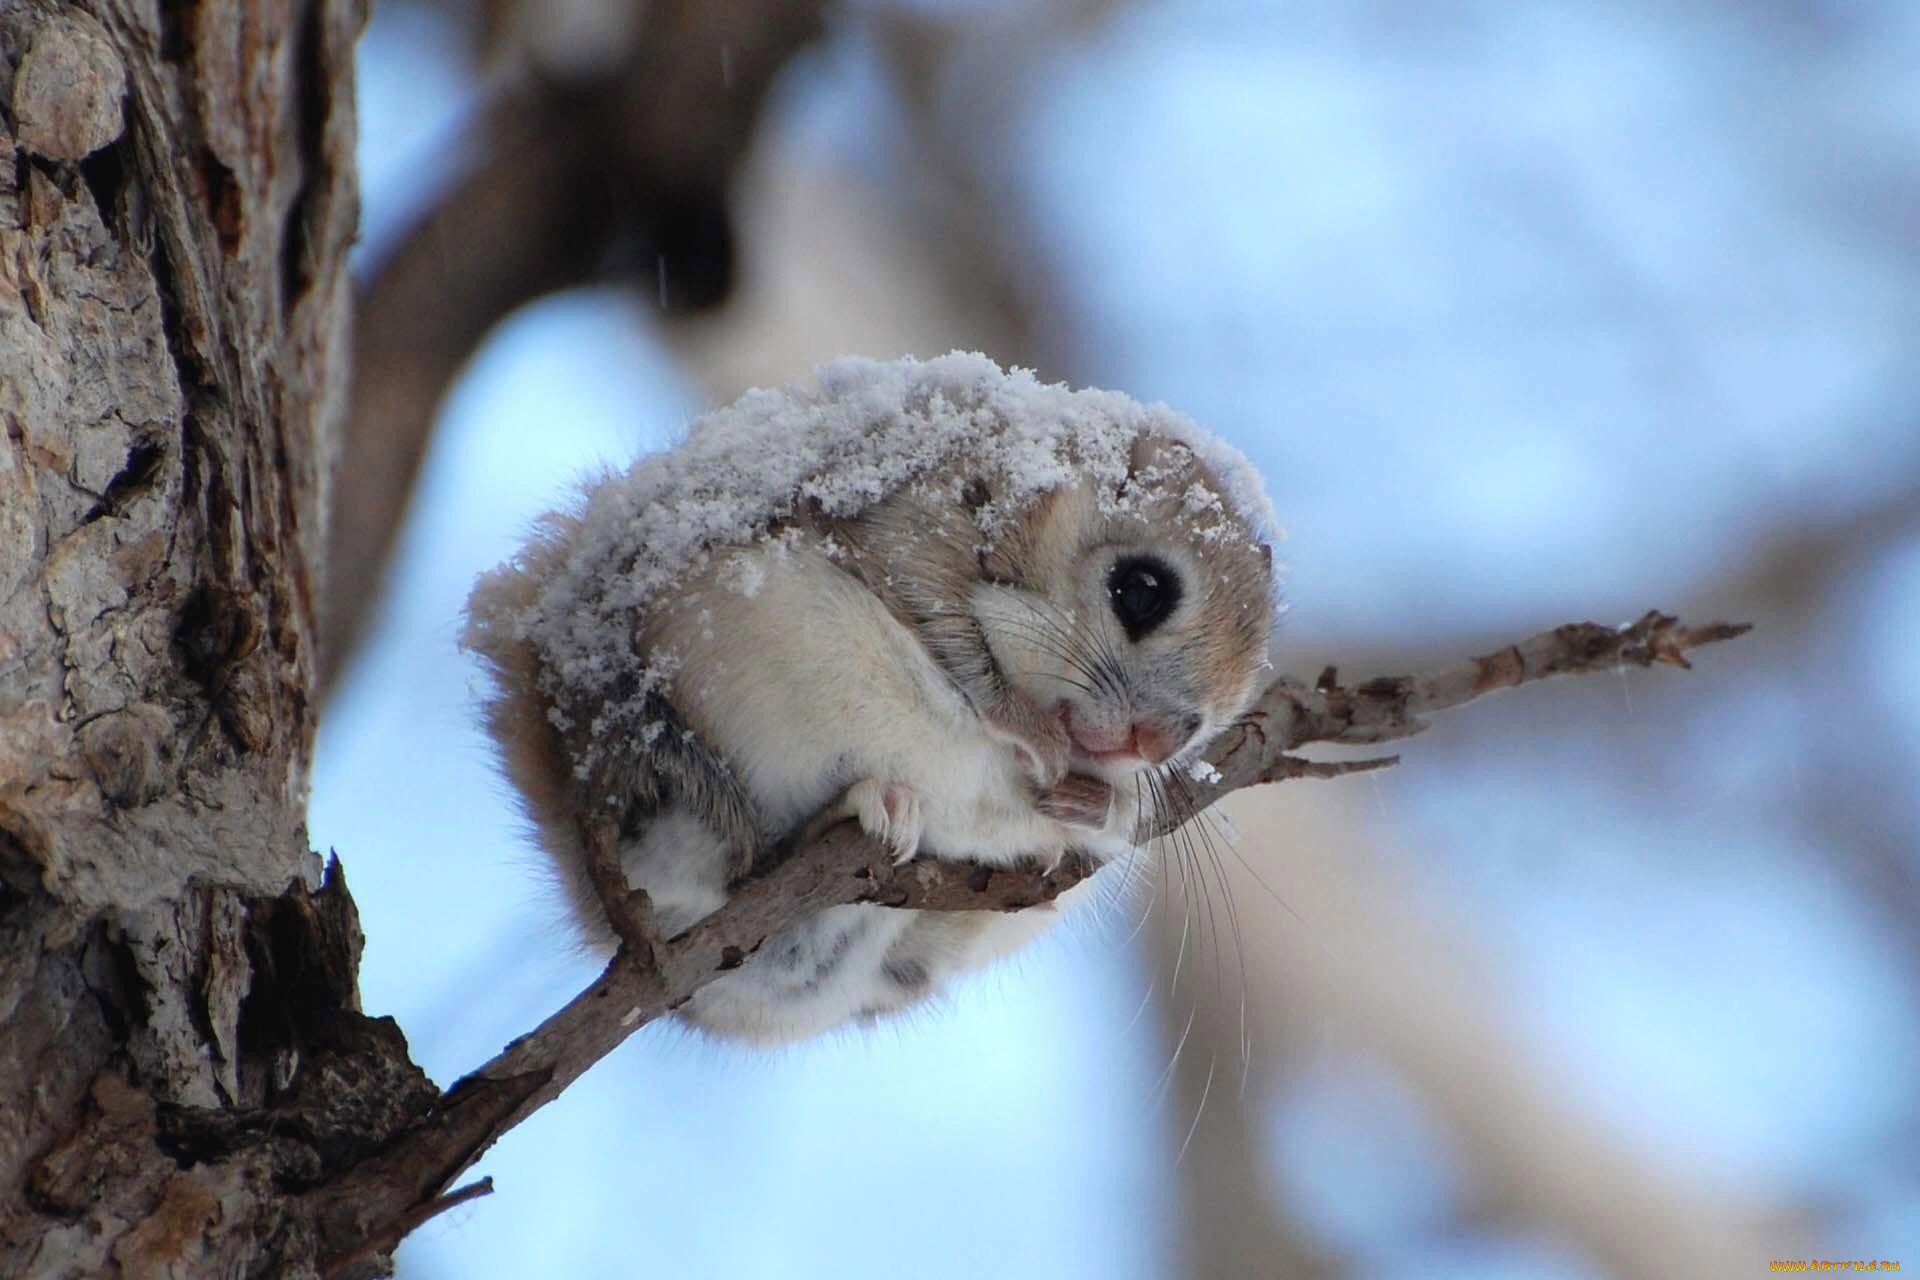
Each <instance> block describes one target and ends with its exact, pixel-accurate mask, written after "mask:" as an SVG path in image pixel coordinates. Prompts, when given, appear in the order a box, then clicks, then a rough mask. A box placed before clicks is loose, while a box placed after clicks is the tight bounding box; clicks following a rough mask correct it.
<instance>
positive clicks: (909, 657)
mask: <svg viewBox="0 0 1920 1280" xmlns="http://www.w3.org/2000/svg"><path fill="white" fill-rule="evenodd" d="M1275 536H1277V526H1276V525H1275V522H1274V519H1273V513H1272V509H1271V507H1270V506H1269V504H1268V502H1267V498H1266V495H1265V492H1264V489H1263V488H1262V486H1261V483H1260V480H1259V477H1258V476H1257V474H1255V473H1254V471H1253V469H1252V467H1251V465H1250V464H1249V463H1248V462H1247V460H1246V459H1245V457H1244V456H1242V455H1241V454H1240V453H1239V452H1238V451H1237V450H1235V449H1234V448H1232V447H1231V446H1229V445H1227V444H1225V443H1223V442H1221V441H1219V440H1217V439H1216V438H1214V437H1213V436H1211V435H1209V434H1208V433H1206V432H1205V431H1203V430H1202V429H1201V428H1199V427H1198V426H1196V425H1194V424H1193V423H1192V422H1190V421H1189V420H1187V419H1186V418H1184V417H1182V416H1180V415H1179V414H1176V413H1174V412H1173V411H1172V410H1170V409H1167V408H1165V407H1164V406H1158V405H1153V406H1149V405H1143V404H1140V403H1138V402H1136V401H1134V400H1132V399H1130V398H1129V397H1127V396H1124V395H1121V394H1119V393H1116V392H1107V391H1094V390H1080V391H1074V390H1069V389H1068V388H1066V387H1064V386H1060V385H1048V384H1043V383H1040V382H1039V381H1037V380H1036V379H1035V378H1034V376H1033V375H1032V374H1031V373H1029V372H1025V371H1019V370H1015V371H1011V372H1009V371H1003V370H1002V369H1000V368H999V366H997V365H996V364H994V363H993V362H992V361H991V360H989V359H987V358H986V357H984V356H979V355H967V354H961V353H955V354H952V355H948V356H943V357H940V358H939V359H935V360H929V361H924V362H922V361H915V360H901V361H895V362H876V361H868V360H842V361H837V362H835V363H833V364H829V365H825V366H823V367H821V368H820V369H818V370H816V371H815V376H814V379H813V381H812V382H811V383H809V384H803V385H796V386H791V387H786V388H782V389H778V390H772V391H753V392H749V393H747V395H745V396H744V397H742V398H741V399H740V400H739V401H738V402H736V403H735V404H734V405H732V406H730V407H728V408H725V409H721V410H718V411H716V412H714V413H712V414H709V415H708V416H707V417H705V418H703V419H701V420H699V421H697V422H696V423H694V424H693V426H692V427H690V428H689V429H688V433H687V435H686V438H685V439H684V440H683V441H681V442H680V443H679V444H678V445H677V446H675V447H674V448H671V449H668V450H666V451H663V452H660V453H656V454H652V455H649V456H646V457H643V458H642V459H641V460H640V461H638V462H637V463H635V464H634V465H633V466H632V467H631V468H630V469H629V470H627V471H626V472H624V473H622V474H614V475H607V476H603V477H601V478H599V479H598V480H596V481H593V482H591V483H589V484H588V485H587V486H586V488H585V491H584V493H583V495H582V498H581V500H580V501H579V502H578V503H577V504H576V505H575V506H574V507H573V508H571V509H568V510H564V511H559V512H554V513H552V514H550V515H548V516H546V517H544V518H543V520H542V522H541V524H540V527H539V530H538V532H537V533H536V534H535V536H534V537H533V538H532V539H531V541H529V542H528V544H527V545H526V546H525V547H524V548H523V549H522V550H521V552H520V553H519V554H518V555H517V556H516V557H515V558H514V559H513V560H511V561H509V562H508V563H506V564H504V565H502V566H500V567H499V568H496V569H494V570H492V571H491V572H489V573H487V574H485V575H483V576H482V577H481V579H480V581H479V583H478V584H477V586H476V587H475V589H474V592H473V596H472V599H471V600H470V601H469V604H468V623H467V629H466V632H465V635H464V643H465V644H466V645H467V647H469V648H470V649H472V650H474V651H476V652H477V653H478V654H479V655H480V657H481V658H482V660H483V662H484V663H485V665H486V666H487V668H488V669H489V672H490V674H491V676H492V683H493V692H492V695H491V697H490V698H489V700H488V701H487V703H486V707H485V715H486V723H487V727H488V729H489V730H490V731H491V733H492V735H493V737H494V738H495V740H496V741H497V743H498V745H499V750H500V753H501V757H502V763H503V767H504V771H505V773H506V775H507V777H508V779H509V780H510V781H511V782H512V783H513V785H514V786H515V787H516V789H517V790H518V791H519V793H520V798H521V801H522V803H523V805H524V807H525V811H526V813H527V815H528V817H529V819H530V820H531V822H532V825H533V827H534V829H535V831H536V833H537V834H538V836H539V839H540V842H541V844H542V845H543V846H544V848H545V849H546V851H547V852H548V853H549V854H550V855H551V857H552V859H553V862H554V865H555V867H556V869H557V870H558V872H559V878H560V880H561V882H562V883H563V884H564V885H565V886H566V888H567V889H568V891H569V894H570V896H571V899H572V902H573V905H574V908H575V913H576V915H577V916H578V918H579V921H580V924H581V925H582V926H583V928H584V929H585V930H586V932H587V933H588V935H589V937H590V938H591V939H592V940H593V941H594V942H595V943H597V944H599V945H601V946H604V947H610V946H611V945H612V933H611V931H610V929H609V927H608V925H607V921H606V917H605V913H604V911H603V909H602V908H601V906H600V904H599V900H598V898H597V897H596V896H595V894H594V891H593V889H592V887H591V883H590V881H589V879H588V876H587V872H586V861H587V857H586V853H585V851H584V848H583V846H582V843H581V836H580V827H579V816H580V815H581V814H582V813H583V812H587V811H588V806H599V807H600V811H601V812H605V813H607V814H609V815H611V816H613V817H614V818H616V819H617V822H618V829H619V842H618V850H619V855H620V861H621V865H622V869H623V870H624V872H625V874H626V877H627V880H628V883H629V884H630V885H631V886H632V887H635V888H639V889H644V890H645V891H646V892H647V894H648V895H649V897H650V898H651V900H652V903H653V910H654V919H655V922H656V924H657V925H658V927H659V928H660V929H661V930H662V931H663V933H664V934H666V935H668V936H671V935H673V934H676V933H678V932H679V931H681V930H684V929H686V928H687V927H689V926H690V925H692V924H693V923H695V922H696V921H698V920H699V919H701V918H702V917H704V916H706V915H707V914H708V913H710V912H712V911H714V910H715V909H717V908H718V907H719V906H720V905H721V904H722V903H724V902H725V901H726V899H727V894H728V886H729V885H730V884H732V883H733V882H735V881H736V880H737V879H738V878H739V877H741V876H743V875H745V874H746V873H747V872H748V871H750V870H752V869H754V867H755V865H756V864H755V859H756V858H757V857H758V858H760V859H762V863H761V865H765V860H766V859H769V858H772V859H776V860H777V858H778V857H780V856H782V855H783V854H784V853H785V852H787V851H789V850H791V849H792V848H793V847H794V846H795V844H796V843H797V842H799V841H800V840H801V839H802V838H803V836H805V835H806V834H810V833H811V832H812V831H814V830H818V829H819V824H820V823H821V822H823V821H830V820H836V819H839V818H844V817H851V818H855V819H857V820H858V821H859V823H860V825H861V827H862V828H863V829H864V830H865V831H866V832H867V833H868V834H869V835H870V836H872V837H873V838H874V839H876V840H878V841H880V842H882V843H883V844H885V845H886V846H887V847H888V848H890V849H891V850H892V851H893V852H894V854H895V855H896V856H897V857H900V858H902V859H905V858H908V857H913V856H916V855H917V856H931V857H946V858H955V859H965V860H971V861H976V862H984V863H990V864H999V865H1006V864H1010V863H1014V862H1017V861H1020V860H1023V859H1029V858H1038V859H1040V860H1042V861H1049V860H1055V859H1057V858H1058V857H1059V856H1060V855H1061V854H1062V853H1063V852H1064V851H1065V850H1066V849H1068V848H1070V847H1071V848H1077V849H1081V850H1084V851H1085V852H1087V853H1089V854H1091V855H1092V856H1093V857H1094V858H1096V859H1098V860H1102V861H1105V860H1111V859H1113V858H1115V857H1119V856H1123V855H1125V854H1128V853H1130V852H1132V851H1133V849H1134V839H1135V832H1136V830H1137V829H1138V828H1139V824H1140V822H1141V820H1142V819H1143V818H1145V817H1148V816H1151V814H1152V813H1153V810H1154V806H1155V805H1156V804H1159V803H1163V802H1164V801H1165V799H1166V798H1167V796H1168V795H1169V791H1170V788H1171V790H1172V791H1173V792H1174V793H1176V794H1177V790H1178V780H1177V776H1175V775H1178V774H1179V773H1181V772H1183V771H1185V770H1188V769H1191V768H1193V767H1194V766H1195V764H1196V763H1197V762H1198V761H1199V760H1200V757H1201V753H1202V751H1203V750H1204V749H1205V747H1206V745H1207V743H1208V742H1209V741H1210V740H1211V739H1212V738H1213V737H1214V735H1215V734H1217V733H1218V732H1219V731H1220V730H1221V729H1223V728H1225V727H1226V726H1227V725H1229V724H1231V723H1232V722H1233V721H1234V720H1235V719H1236V718H1237V717H1238V716H1239V715H1240V714H1241V713H1243V712H1244V711H1245V710H1246V709H1247V708H1248V707H1249V706H1250V705H1251V703H1252V701H1253V699H1254V698H1255V697H1256V696H1257V694H1258V692H1259V689H1260V686H1261V679H1260V677H1261V673H1262V672H1263V671H1264V670H1265V669H1266V667H1267V665H1268V663H1267V647H1268V642H1269V638H1270V635H1271V633H1272V629H1273V624H1274V618H1275V590H1274V569H1273V558H1272V552H1271V550H1270V545H1269V540H1270V539H1271V538H1273V537H1275ZM1084 888H1085V886H1084V885H1082V886H1081V887H1080V889H1077V890H1075V891H1073V892H1070V893H1069V894H1068V895H1066V897H1065V898H1063V899H1062V901H1063V902H1066V901H1070V900H1071V898H1072V897H1073V896H1075V894H1077V893H1078V892H1080V891H1081V890H1083V889H1084ZM1056 916H1057V912H1055V911H1053V910H1051V909H1029V910H1026V911H1021V912H1014V913H1010V914H1009V913H1000V912H985V911H981V912H920V911H910V910H895V909H889V908H885V907H879V906H870V905H859V906H842V907H834V908H831V909H829V910H826V911H823V912H820V913H819V914H818V915H815V916H813V917H810V918H808V919H806V920H804V921H802V922H801V923H799V924H797V925H794V926H792V927H791V928H788V929H786V930H784V931H783V932H781V933H778V934H776V935H775V936H773V937H771V938H769V939H767V941H766V942H765V943H764V944H763V945H762V946H761V947H760V948H759V950H758V951H756V952H755V953H754V954H753V955H752V956H750V957H749V958H748V959H747V961H746V962H745V963H744V964H743V965H741V966H740V967H739V968H737V969H734V970H732V971H730V972H728V973H726V974H723V975H721V976H720V977H718V978H716V979H714V980H713V981H712V982H710V983H708V984H707V985H706V986H704V987H702V988H701V989H700V990H699V991H698V992H696V993H695V994H694V996H693V997H692V999H691V1000H689V1001H688V1002H687V1003H686V1004H685V1005H684V1006H683V1007H682V1008H681V1009H680V1015H681V1016H682V1017H683V1018H685V1019H687V1020H688V1021H690V1022H692V1023H694V1024H695V1025H697V1026H700V1027H702V1028H705V1029H707V1030H709V1031H713V1032H717V1033H720V1034H723V1035H728V1036H732V1037H736V1038H740V1039H746V1040H751V1041H759V1042H763V1043H782V1042H786V1041H791V1040H797V1039H801V1038H804V1037H807V1036H810V1035H814V1034H816V1033H818V1032H821V1031H824V1030H826V1029H828V1028H832V1027H836V1026H840V1025H843V1024H847V1023H850V1022H859V1021H866V1020H871V1019H875V1018H879V1017H882V1016H885V1015H887V1014H890V1013H892V1012H894V1011H896V1010H900V1009H904V1008H907V1007H909V1006H911V1005H913V1004H915V1003H917V1002H919V1001H921V1000H924V999H926V998H928V997H929V996H931V995H933V994H934V993H936V992H937V991H939V990H940V989H941V988H942V987H943V985H944V984H945V983H946V982H947V980H948V979H949V978H950V977H952V976H953V975H955V974H958V973H961V972H964V971H966V970H970V969H974V968H978V967H980V966H982V965H985V964H986V963H988V962H989V961H991V960H992V959H994V958H995V957H997V956H1000V955H1004V954H1006V953H1008V952H1011V951H1012V950H1014V949H1016V948H1018V947H1020V946H1021V945H1023V944H1024V943H1025V942H1027V941H1028V940H1029V939H1031V938H1032V937H1034V936H1035V935H1036V934H1038V933H1039V932H1040V931H1041V930H1042V929H1043V928H1045V927H1046V925H1047V924H1048V923H1050V922H1051V921H1052V920H1053V919H1054V918H1056Z"/></svg>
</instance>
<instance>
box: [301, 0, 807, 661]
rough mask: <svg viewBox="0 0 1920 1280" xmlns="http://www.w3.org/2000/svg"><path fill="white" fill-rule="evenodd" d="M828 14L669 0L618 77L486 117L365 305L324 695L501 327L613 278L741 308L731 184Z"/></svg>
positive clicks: (666, 297)
mask: <svg viewBox="0 0 1920 1280" xmlns="http://www.w3.org/2000/svg"><path fill="white" fill-rule="evenodd" d="M821 8H822V0H805V2H804V3H797V4H769V3H767V2H766V0H661V2H660V3H656V4H650V5H648V6H647V14H646V23H645V27H644V30H643V31H642V33H641V34H640V36H639V38H638V39H636V40H635V42H634V44H633V46H632V47H631V48H630V49H629V50H627V51H625V56H624V57H622V58H621V59H619V61H618V62H617V64H616V65H615V66H613V67H612V68H611V69H610V70H609V71H608V72H607V73H605V74H603V75H600V76H598V77H596V78H594V79H592V80H587V81H578V82H573V81H569V82H542V83H537V84H535V85H532V86H530V87H528V88H527V89H526V90H525V91H523V92H521V93H520V94H518V95H516V96H513V97H511V98H508V99H506V100H504V101H502V102H499V103H497V104H495V105H494V106H493V107H492V108H491V109H490V110H489V111H487V112H486V113H485V114H484V115H483V116H482V117H481V119H480V122H479V124H478V126H477V132H478V134H479V138H478V140H477V143H476V144H475V149H476V150H477V151H478V152H480V153H481V155H482V157H483V158H482V159H481V160H480V162H479V164H478V165H477V167H476V168H475V169H474V171H473V172H472V173H470V174H468V175H467V176H466V177H465V178H463V179H462V180H461V181H459V182H457V183H455V184H453V185H452V187H451V188H449V190H448V191H447V193H446V195H445V196H444V197H443V198H442V199H441V200H440V201H439V203H438V204H437V205H436V206H435V207H434V208H433V209H432V210H431V211H429V212H428V213H427V214H426V216H425V217H423V218H422V219H421V220H420V222H419V223H418V224H417V225H416V226H415V227H414V228H413V230H412V231H411V232H409V233H408V235H407V236H406V237H405V238H404V239H403V240H402V241H401V243H400V244H399V245H398V246H397V247H396V248H395V249H394V250H393V252H392V253H391V254H390V255H389V256H388V258H387V259H386V261H384V262H383V263H382V264H381V265H380V267H379V269H378V271H377V272H376V274H375V275H374V276H373V278H372V279H371V280H370V281H369V282H368V283H367V285H366V286H365V288H364V289H363V290H362V291H361V296H360V298H359V299H358V305H357V306H356V307H355V315H356V321H357V323H356V333H355V337H354V352H353V370H354V385H353V406H352V412H350V413H349V414H348V415H347V417H346V434H345V438H344V439H343V441H342V449H341V460H340V472H339V480H338V482H337V483H336V485H335V489H334V491H335V494H336V503H335V511H334V514H333V519H332V522H331V525H330V528H329V535H328V537H329V545H328V548H327V559H326V563H327V581H326V584H325V593H324V597H323V599H322V602H321V604H322V608H321V626H322V632H321V645H320V658H321V668H320V672H319V692H320V694H321V696H322V697H323V698H324V697H325V696H326V695H327V694H328V693H329V692H330V691H331V689H332V686H333V683H334V681H335V679H336V678H337V677H338V675H339V673H340V670H341V668H342V666H343V664H344V663H345V661H346V660H347V658H348V657H349V656H350V654H351V652H352V650H353V647H354V645H355V642H356V640H357V637H358V635H359V633H360V630H361V627H362V624H363V622H364V621H365V618H366V613H367V610H368V609H369V608H370V607H371V606H372V602H373V601H374V599H375V598H376V596H377V594H378V589H379V586H380V582H381V578H382V576H383V574H384V572H385V568H386V563H387V559H388V556H389V553H390V552H391V550H392V546H393V540H394V538H395V536H396V535H397V533H398V531H399V527H400V522H401V520H402V519H403V518H404V516H405V514H406V509H407V504H408V502H409V500H410V499H411V497H412V494H413V487H414V481H415V479H416V477H417V476H418V474H419V469H420V463H421V461H422V459H423V458H424V457H425V456H426V450H427V441H428V438H429V437H430V435H431V434H432V429H433V423H434V420H435V417H436V414H437V412H438V410H439V406H440V401H441V399H442V398H443V397H444V396H445V394H446V390H447V387H448V386H449V385H450V384H451V383H452V382H453V379H454V377H455V376H456V375H457V374H458V373H459V372H460V370H461V369H462V368H463V367H464V366H465V364H466V362H467V359H468V357H469V356H471V355H472V354H473V352H474V350H475V349H476V348H477V347H478V346H479V345H480V343H481V342H482V341H483V340H484V339H485V338H486V336H487V334H488V333H490V332H491V331H492V329H493V326H494V325H495V324H496V323H498V322H499V321H500V320H501V319H502V318H503V317H505V316H506V315H508V314H509V313H510V312H512V311H513V310H515V309H516V308H518V307H520V306H522V305H524V304H526V303H528V302H531V301H533V300H535V299H537V298H540V297H544V296H546V295H548V294H551V293H556V292H559V291H561V290H563V289H568V288H573V287H576V286H579V285H582V284H586V283H589V282H591V281H593V280H599V279H626V280H629V281H631V282H636V283H639V284H642V285H643V286H644V288H645V289H646V291H647V294H648V296H655V295H656V294H657V296H658V297H659V300H660V305H661V307H662V308H663V309H668V308H671V309H673V310H676V311H681V310H694V309H698V308H700V307H704V306H711V305H713V304H715V303H717V302H719V301H720V300H722V299H723V298H724V297H725V295H726V292H727V289H728V286H729V284H730V281H731V278H732V270H733V268H732V249H731V231H730V229H729V225H728V221H727V219H728V213H727V207H726V206H727V188H728V186H729V184H730V183H731V181H732V176H733V171H734V169H735V168H736V167H737V166H738V165H739V163H740V160H741V157H742V156H744V155H745V154H746V151H747V148H748V145H749V144H750V142H751V141H752V138H753V135H754V131H755V128H756V126H757V125H758V123H759V119H760V110H761V106H762V104H763V103H764V102H765V100H766V95H767V90H768V89H769V87H770V86H771V85H772V83H773V80H774V78H775V76H776V75H777V74H778V73H779V71H780V70H781V68H783V67H784V66H785V65H786V64H787V62H788V61H789V60H790V59H791V58H792V56H793V55H794V54H795V53H796V52H798V51H799V50H800V49H801V48H802V47H804V46H805V45H806V44H807V43H808V42H809V41H811V40H812V39H814V38H815V37H816V36H817V35H818V34H819V32H820V30H821V20H820V10H821ZM530 228H537V229H538V231H539V233H538V234H529V229H530Z"/></svg>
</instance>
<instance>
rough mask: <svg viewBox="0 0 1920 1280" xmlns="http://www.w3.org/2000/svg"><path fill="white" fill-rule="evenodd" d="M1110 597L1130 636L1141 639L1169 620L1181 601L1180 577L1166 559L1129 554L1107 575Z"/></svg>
mask: <svg viewBox="0 0 1920 1280" xmlns="http://www.w3.org/2000/svg"><path fill="white" fill-rule="evenodd" d="M1107 598H1108V600H1110V601H1111V602H1112V604H1113V616H1114V617H1116V618H1118V619H1120V625H1121V626H1122V627H1125V628H1126V631H1127V639H1129V640H1138V639H1139V638H1140V637H1141V636H1144V635H1146V634H1147V633H1148V632H1149V631H1152V630H1153V629H1154V628H1155V627H1157V626H1159V625H1160V624H1161V623H1163V622H1165V621H1166V620H1167V617H1168V615H1170V614H1171V613H1172V612H1173V611H1174V608H1175V607H1176V606H1177V605H1179V603H1180V576H1179V575H1178V574H1176V573H1175V572H1174V571H1173V570H1172V569H1171V568H1169V567H1168V565H1167V563H1166V562H1165V561H1164V560H1156V559H1154V558H1153V557H1152V556H1128V557H1127V558H1126V559H1124V560H1122V561H1120V563H1118V564H1116V565H1114V566H1113V572H1112V573H1111V574H1109V575H1108V577H1107Z"/></svg>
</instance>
